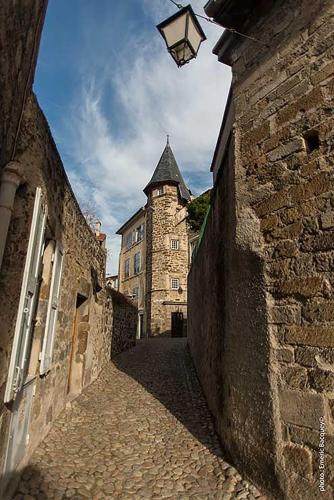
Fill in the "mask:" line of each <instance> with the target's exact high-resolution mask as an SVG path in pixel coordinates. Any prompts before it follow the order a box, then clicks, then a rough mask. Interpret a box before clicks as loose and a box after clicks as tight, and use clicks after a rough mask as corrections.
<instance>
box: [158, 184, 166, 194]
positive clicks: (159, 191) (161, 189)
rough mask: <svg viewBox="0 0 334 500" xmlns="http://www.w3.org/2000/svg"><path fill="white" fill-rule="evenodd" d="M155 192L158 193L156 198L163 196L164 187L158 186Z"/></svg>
mask: <svg viewBox="0 0 334 500" xmlns="http://www.w3.org/2000/svg"><path fill="white" fill-rule="evenodd" d="M157 191H158V196H161V195H163V194H164V192H165V189H164V186H159V187H158V189H157Z"/></svg>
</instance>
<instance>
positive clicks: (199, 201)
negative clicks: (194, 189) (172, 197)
mask: <svg viewBox="0 0 334 500" xmlns="http://www.w3.org/2000/svg"><path fill="white" fill-rule="evenodd" d="M210 194H211V191H210V190H209V191H206V192H205V193H203V194H201V195H200V196H198V197H197V198H195V199H194V200H192V201H191V202H190V203H189V205H188V206H187V210H188V222H189V224H190V227H191V229H193V230H194V231H199V230H200V228H201V225H202V224H203V221H204V218H205V214H206V212H207V210H208V208H209V205H210Z"/></svg>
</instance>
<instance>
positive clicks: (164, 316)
mask: <svg viewBox="0 0 334 500" xmlns="http://www.w3.org/2000/svg"><path fill="white" fill-rule="evenodd" d="M146 221H147V222H146V224H147V236H146V243H147V250H146V252H147V263H146V269H147V272H146V290H147V299H146V301H147V302H146V311H147V325H149V335H169V334H170V332H171V313H172V312H176V311H181V312H184V315H185V316H186V303H187V274H188V269H189V243H188V226H187V222H186V211H185V208H184V203H183V202H182V201H181V200H180V198H179V195H178V188H177V187H176V186H174V185H167V184H166V185H164V194H162V195H155V196H154V195H153V193H152V192H151V193H150V194H149V198H148V207H147V216H146ZM171 239H178V240H179V242H180V246H179V249H178V250H172V249H171V243H170V240H171ZM171 278H178V279H179V282H180V287H181V290H171Z"/></svg>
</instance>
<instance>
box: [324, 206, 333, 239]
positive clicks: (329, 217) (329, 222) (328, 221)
mask: <svg viewBox="0 0 334 500" xmlns="http://www.w3.org/2000/svg"><path fill="white" fill-rule="evenodd" d="M321 227H322V229H329V228H332V227H334V211H332V212H327V213H325V214H322V215H321ZM333 238H334V234H333Z"/></svg>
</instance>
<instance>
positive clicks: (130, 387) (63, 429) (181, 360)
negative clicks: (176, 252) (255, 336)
mask: <svg viewBox="0 0 334 500" xmlns="http://www.w3.org/2000/svg"><path fill="white" fill-rule="evenodd" d="M61 498H73V499H82V498H90V499H94V500H98V499H102V498H109V499H122V500H123V499H124V500H126V499H141V498H144V499H151V498H152V499H160V498H172V499H222V500H223V499H242V498H245V499H249V500H251V499H254V498H261V499H262V500H263V499H265V497H264V496H261V494H260V493H259V492H258V491H257V489H256V488H255V487H254V486H252V485H250V483H249V482H247V481H245V480H243V479H242V478H241V476H240V475H239V474H238V472H237V471H236V470H235V469H234V468H233V467H230V466H229V464H228V463H226V462H225V461H224V460H223V458H221V449H220V445H219V441H218V438H217V436H216V434H215V432H214V429H213V424H212V420H211V416H210V413H209V411H208V409H207V406H206V403H205V400H204V398H203V396H202V394H201V391H200V388H199V384H198V381H197V379H196V376H195V373H194V369H193V366H192V364H191V360H190V357H189V354H188V351H187V347H186V344H185V341H184V339H151V340H146V341H140V342H139V344H138V345H137V346H136V347H135V348H134V349H131V350H130V351H127V352H125V353H123V354H121V355H119V356H118V357H117V358H116V359H115V360H114V363H111V364H110V365H109V366H108V368H107V369H106V370H104V371H103V373H102V375H101V376H100V377H99V379H98V380H97V381H96V382H94V383H93V384H92V385H90V386H89V387H88V388H87V389H86V390H85V391H84V392H83V394H81V395H80V396H79V397H78V398H77V399H76V400H74V401H73V402H72V403H71V404H70V405H68V407H67V408H66V409H65V410H64V411H63V412H62V413H61V414H60V416H59V417H58V419H57V420H56V422H55V424H54V426H53V428H52V430H51V431H50V433H49V434H48V435H47V437H46V439H45V440H44V441H43V443H42V444H41V445H40V446H39V448H38V449H37V451H36V452H35V453H34V455H33V457H32V459H31V461H30V464H29V465H28V467H27V468H26V469H25V471H24V473H23V476H22V479H21V482H20V484H19V487H18V490H17V493H16V496H15V500H19V499H20V500H22V499H24V500H32V499H61Z"/></svg>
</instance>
